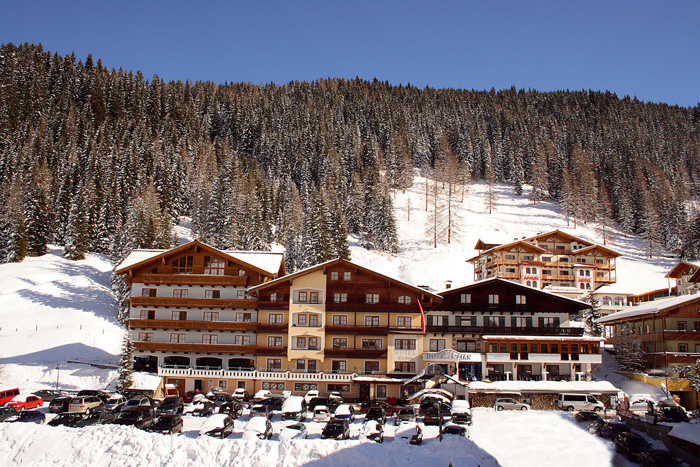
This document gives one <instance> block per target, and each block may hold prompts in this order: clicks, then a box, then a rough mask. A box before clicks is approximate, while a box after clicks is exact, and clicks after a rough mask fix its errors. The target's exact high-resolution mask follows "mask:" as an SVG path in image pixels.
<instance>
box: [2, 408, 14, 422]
mask: <svg viewBox="0 0 700 467" xmlns="http://www.w3.org/2000/svg"><path fill="white" fill-rule="evenodd" d="M13 415H17V409H15V408H14V407H0V422H4V421H5V419H8V418H10V417H12V416H13Z"/></svg>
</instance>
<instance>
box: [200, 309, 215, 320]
mask: <svg viewBox="0 0 700 467" xmlns="http://www.w3.org/2000/svg"><path fill="white" fill-rule="evenodd" d="M202 320H203V321H219V312H218V311H205V312H204V317H203V318H202Z"/></svg>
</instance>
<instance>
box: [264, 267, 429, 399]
mask: <svg viewBox="0 0 700 467" xmlns="http://www.w3.org/2000/svg"><path fill="white" fill-rule="evenodd" d="M251 292H252V293H254V294H256V295H257V297H258V347H257V350H256V359H257V367H258V368H259V369H260V370H261V371H264V377H261V378H258V379H257V380H256V381H255V389H256V390H258V389H273V390H288V391H292V392H293V393H295V394H303V393H305V392H306V391H308V390H310V389H316V390H318V391H320V392H321V393H322V394H325V393H327V392H330V391H338V392H340V393H341V394H342V395H343V396H344V397H345V398H349V399H361V400H367V399H386V398H389V397H399V396H400V395H401V390H402V389H403V388H402V384H403V382H404V381H405V379H406V378H408V377H410V376H413V375H415V374H416V372H417V370H418V369H419V366H420V356H421V354H422V353H423V352H424V348H423V342H424V340H423V336H424V334H425V333H424V332H423V331H422V316H421V306H422V308H423V309H426V310H427V309H430V308H431V307H433V306H434V305H436V304H437V303H439V302H440V300H441V297H440V296H438V295H436V294H433V293H430V292H428V291H426V290H424V289H421V288H419V287H415V286H412V285H409V284H406V283H404V282H401V281H398V280H396V279H393V278H390V277H387V276H384V275H382V274H379V273H377V272H374V271H372V270H370V269H367V268H364V267H361V266H358V265H357V264H354V263H352V262H350V261H346V260H342V259H337V260H333V261H329V262H326V263H322V264H319V265H316V266H313V267H311V268H308V269H305V270H302V271H299V272H296V273H294V274H290V275H288V276H285V277H281V278H278V279H276V280H273V281H270V282H266V283H264V284H260V285H258V286H256V287H253V288H252V289H251Z"/></svg>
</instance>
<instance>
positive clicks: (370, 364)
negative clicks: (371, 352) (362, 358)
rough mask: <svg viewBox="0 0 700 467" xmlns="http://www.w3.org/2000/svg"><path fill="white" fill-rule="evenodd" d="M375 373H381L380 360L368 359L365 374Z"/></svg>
mask: <svg viewBox="0 0 700 467" xmlns="http://www.w3.org/2000/svg"><path fill="white" fill-rule="evenodd" d="M374 373H379V362H374V361H366V362H365V374H368V375H372V374H374Z"/></svg>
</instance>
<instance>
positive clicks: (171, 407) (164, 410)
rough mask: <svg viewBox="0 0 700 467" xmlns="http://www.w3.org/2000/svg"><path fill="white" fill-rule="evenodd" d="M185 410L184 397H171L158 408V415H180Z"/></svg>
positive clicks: (164, 400)
mask: <svg viewBox="0 0 700 467" xmlns="http://www.w3.org/2000/svg"><path fill="white" fill-rule="evenodd" d="M184 410H185V403H184V402H183V400H182V397H179V396H170V397H166V398H165V399H163V401H162V402H161V403H160V404H158V407H156V415H159V416H160V415H178V414H181V413H182V412H183V411H184Z"/></svg>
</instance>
